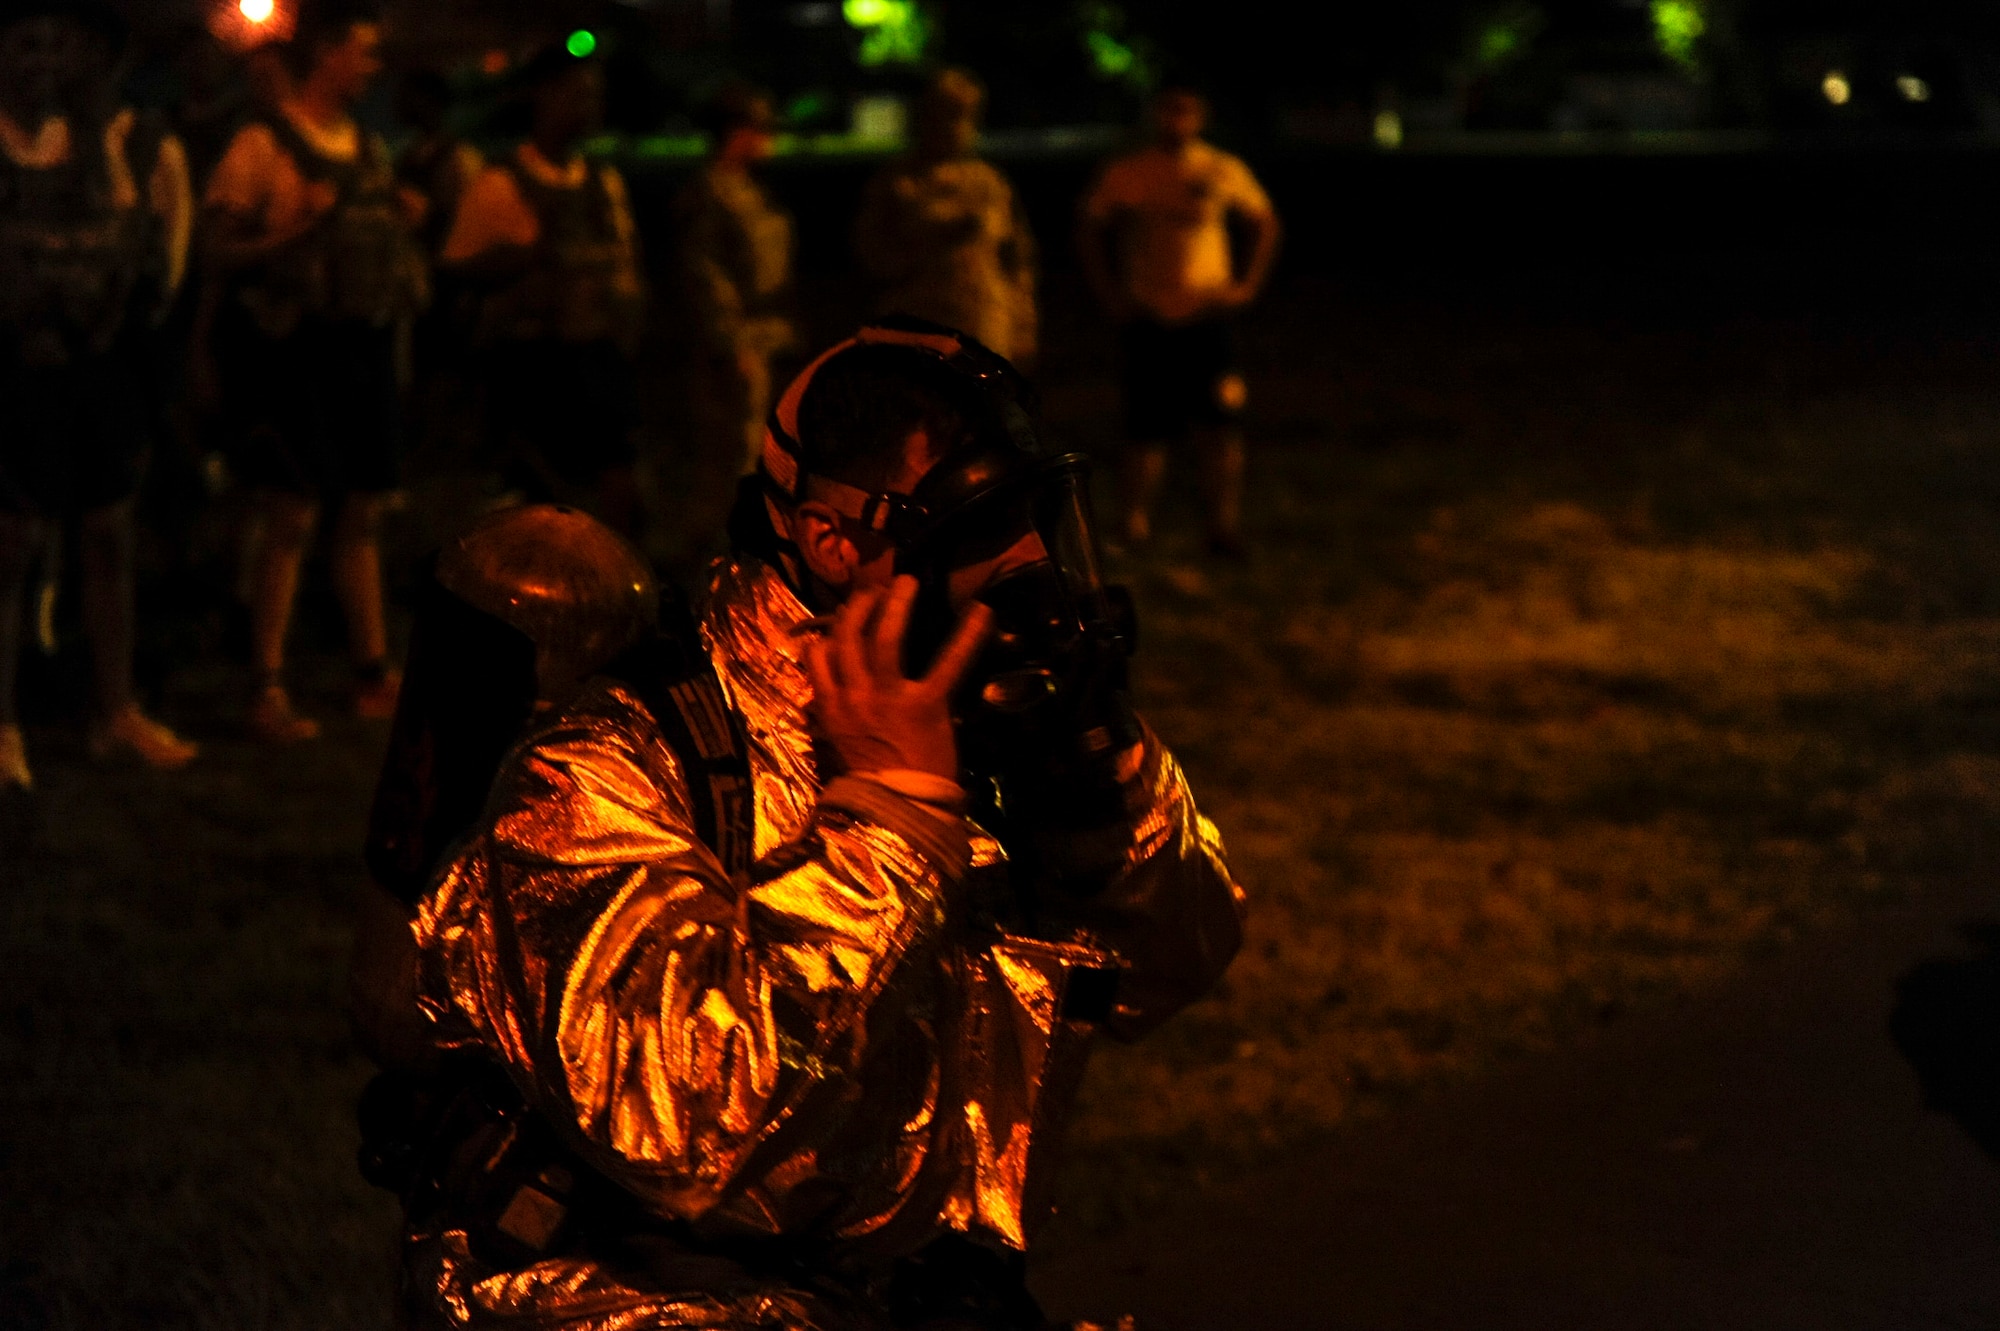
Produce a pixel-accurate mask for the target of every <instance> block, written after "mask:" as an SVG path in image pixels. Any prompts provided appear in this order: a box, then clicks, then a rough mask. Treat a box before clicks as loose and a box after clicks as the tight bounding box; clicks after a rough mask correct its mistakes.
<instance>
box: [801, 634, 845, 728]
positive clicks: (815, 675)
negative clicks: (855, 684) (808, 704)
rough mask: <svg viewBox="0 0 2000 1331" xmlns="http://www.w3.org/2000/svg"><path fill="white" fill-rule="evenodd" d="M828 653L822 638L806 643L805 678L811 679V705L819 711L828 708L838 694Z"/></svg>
mask: <svg viewBox="0 0 2000 1331" xmlns="http://www.w3.org/2000/svg"><path fill="white" fill-rule="evenodd" d="M830 655H831V653H830V652H829V651H828V649H827V645H826V639H824V638H818V639H815V640H814V641H812V642H809V643H807V644H806V678H807V679H809V680H811V681H812V686H813V705H814V706H815V707H817V708H818V709H819V710H820V711H821V713H825V712H827V711H828V710H830V709H831V708H832V707H833V706H834V703H835V700H836V699H837V698H838V697H839V696H840V686H839V685H838V684H837V683H835V682H834V678H833V663H832V662H831V661H830V660H829V659H828V658H829V656H830Z"/></svg>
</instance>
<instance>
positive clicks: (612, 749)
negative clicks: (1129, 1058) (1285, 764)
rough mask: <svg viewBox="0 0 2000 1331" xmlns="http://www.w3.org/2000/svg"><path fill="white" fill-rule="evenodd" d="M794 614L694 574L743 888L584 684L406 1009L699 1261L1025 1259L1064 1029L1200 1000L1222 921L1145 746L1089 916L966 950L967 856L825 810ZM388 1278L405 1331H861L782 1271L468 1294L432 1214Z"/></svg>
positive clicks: (1228, 922) (875, 797)
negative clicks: (799, 1249) (1115, 861)
mask: <svg viewBox="0 0 2000 1331" xmlns="http://www.w3.org/2000/svg"><path fill="white" fill-rule="evenodd" d="M808 618H809V614H808V611H807V609H806V607H805V606H804V605H803V604H802V603H801V602H800V601H799V599H798V598H797V597H796V596H795V595H794V594H793V593H792V592H791V590H790V589H789V588H788V587H787V586H786V585H785V584H784V582H783V581H782V580H781V579H780V578H778V577H777V576H776V575H775V574H774V573H773V572H772V571H771V570H770V569H768V568H766V567H764V566H763V565H761V564H760V563H757V562H755V561H744V562H725V563H722V564H720V565H718V567H717V569H716V572H715V575H714V582H713V587H712V604H711V608H710V611H709V614H708V617H707V621H706V623H705V625H704V635H705V637H706V639H707V642H708V645H709V648H710V652H711V655H712V657H713V659H714V662H715V665H716V668H717V671H718V673H719V674H720V676H721V678H722V680H723V682H724V686H725V688H726V689H727V690H728V692H729V694H730V695H731V698H732V700H733V702H734V704H735V706H736V707H737V708H738V709H739V711H740V712H741V714H742V716H743V718H744V721H745V723H746V728H747V730H748V733H749V741H750V759H751V768H752V778H753V782H754V786H755V803H756V813H757V820H758V825H757V837H756V852H757V857H756V862H755V865H754V867H753V869H752V870H751V871H750V872H749V873H748V874H747V875H743V876H741V877H739V878H737V879H735V880H732V879H731V878H730V877H729V876H728V875H726V874H725V873H723V871H722V868H721V865H720V864H719V862H718V861H717V860H716V859H715V857H714V856H713V855H712V854H711V853H710V852H709V851H708V850H707V848H706V847H705V846H703V845H702V844H701V842H700V840H699V839H698V837H697V835H696V831H695V818H694V811H693V806H692V803H691V801H690V797H689V793H688V789H687V784H686V781H687V778H686V776H685V774H684V769H683V766H682V764H681V762H680V760H679V759H678V758H677V757H676V755H675V754H674V753H673V752H671V751H670V750H669V749H668V748H667V746H666V745H665V743H664V742H663V741H662V740H661V738H660V734H659V731H658V730H657V728H655V727H654V726H653V725H652V724H651V723H650V719H649V718H648V716H647V714H646V713H645V711H644V710H643V708H642V707H640V706H639V705H638V703H637V700H636V699H634V698H633V697H632V696H630V695H629V694H627V693H625V691H624V690H623V689H622V688H621V687H620V686H618V685H615V684H611V683H607V682H600V683H598V684H596V685H593V686H592V687H591V689H589V690H587V691H586V693H585V694H584V696H583V697H582V698H580V699H579V700H578V701H577V702H576V703H574V704H573V705H571V706H570V707H569V708H567V709H565V710H564V712H563V713H562V714H561V715H560V716H558V717H555V718H553V719H550V720H548V721H546V722H544V723H543V724H542V725H540V726H539V728H537V729H536V730H535V732H534V733H532V734H531V735H530V736H529V737H528V738H527V739H526V740H524V741H523V742H522V743H521V744H520V745H519V746H518V747H517V748H516V750H515V751H514V753H513V754H512V755H511V756H510V757H509V759H508V760H507V762H506V763H505V765H504V766H503V768H502V771H501V774H500V776H499V778H498V780H497V781H496V784H495V788H494V792H493V795H492V797H491V800H490V802H489V805H488V808H487V811H486V815H485V817H484V818H483V820H482V823H481V827H482V829H483V830H481V831H480V832H478V833H477V834H476V835H474V836H473V837H472V838H471V839H470V840H469V841H468V842H467V843H466V844H465V845H464V846H463V848H462V849H461V851H460V853H459V854H458V856H457V857H456V859H455V860H454V861H453V862H452V863H451V865H450V866H449V868H448V869H447V870H446V871H445V872H444V874H443V875H442V876H441V878H440V880H439V881H438V883H437V885H436V886H435V888H434V889H433V891H432V892H431V893H430V895H429V896H428V897H427V898H426V899H425V900H424V901H423V902H422V903H421V906H420V912H419V917H418V921H417V924H416V926H415V927H416V933H417V940H418V947H419V953H420V956H421V980H420V989H421V995H422V1004H423V1007H424V1009H425V1011H426V1013H427V1015H428V1017H429V1019H430V1020H431V1022H432V1023H433V1029H434V1031H435V1033H436V1040H437V1042H438V1043H439V1044H440V1045H443V1046H445V1047H448V1048H455V1049H460V1050H473V1051H476V1052H478V1053H480V1054H482V1055H484V1056H485V1057H487V1058H490V1059H492V1060H495V1061H497V1062H498V1063H499V1064H501V1065H502V1066H503V1067H504V1068H505V1069H506V1070H507V1072H508V1073H509V1075H510V1076H511V1078H512V1080H513V1081H514V1083H515V1084H516V1086H517V1087H518V1088H519V1089H520V1090H521V1092H522V1093H523V1095H524V1096H525V1097H526V1098H527V1099H528V1100H529V1101H530V1102H531V1103H532V1104H533V1105H534V1106H535V1107H536V1108H537V1109H538V1110H540V1112H541V1113H542V1115H543V1116H544V1117H545V1118H546V1119H547V1120H548V1121H550V1122H552V1123H553V1124H555V1125H556V1127H557V1130H558V1131H559V1132H560V1133H561V1134H562V1135H563V1136H564V1137H565V1139H566V1140H567V1141H568V1142H569V1143H570V1144H571V1145H572V1146H573V1148H574V1149H575V1150H576V1151H577V1152H578V1153H579V1154H580V1155H581V1156H582V1157H583V1158H584V1159H585V1160H587V1161H588V1162H589V1163H590V1164H591V1165H592V1166H594V1167H595V1168H596V1169H597V1170H598V1171H600V1172H601V1173H603V1174H604V1175H605V1176H606V1177H608V1178H610V1179H612V1180H613V1181H614V1182H616V1183H617V1184H619V1185H620V1186H621V1187H622V1188H623V1189H624V1190H625V1191H626V1192H628V1193H629V1194H630V1195H631V1196H632V1197H633V1198H635V1199H637V1200H638V1202H639V1203H640V1204H641V1205H642V1206H643V1207H644V1208H645V1209H646V1210H647V1211H649V1212H650V1213H652V1214H654V1215H657V1216H660V1217H663V1218H667V1219H672V1220H679V1221H686V1222H690V1224H691V1227H692V1229H693V1230H694V1231H695V1232H697V1233H699V1234H700V1235H702V1236H704V1237H707V1238H711V1239H713V1240H714V1241H715V1242H717V1243H718V1244H727V1243H731V1242H736V1241H761V1240H777V1241H786V1240H796V1241H801V1242H807V1243H810V1244H811V1245H813V1248H812V1250H813V1251H814V1252H816V1253H819V1254H821V1255H822V1257H823V1259H824V1261H825V1262H826V1263H828V1264H837V1265H839V1266H841V1267H843V1268H845V1269H850V1270H865V1269H868V1268H869V1267H870V1266H871V1265H879V1264H886V1263H887V1262H888V1261H890V1260H892V1259H894V1258H896V1257H899V1256H903V1255H906V1254H909V1253H911V1252H914V1251H916V1250H917V1249H919V1248H921V1247H922V1246H923V1245H924V1244H926V1243H928V1242H929V1241H930V1240H932V1239H934V1238H937V1237H939V1236H941V1235H944V1234H948V1233H953V1232H956V1233H962V1234H965V1235H968V1236H970V1237H972V1238H974V1239H975V1240H977V1241H980V1242H983V1243H986V1244H988V1245H992V1246H996V1247H1002V1248H1011V1249H1021V1248H1024V1247H1025V1246H1026V1244H1027V1242H1028V1239H1029V1236H1030V1234H1031V1232H1032V1230H1033V1228H1034V1226H1035V1223H1036V1222H1037V1221H1038V1220H1039V1219H1040V1218H1041V1216H1042V1214H1043V1213H1044V1212H1045V1211H1046V1208H1047V1184H1048V1181H1049V1174H1050V1167H1051V1164H1052V1158H1053V1152H1054V1147H1055V1145H1056V1142H1057V1138H1058V1137H1059V1136H1060V1133H1061V1129H1062V1125H1063V1121H1064V1119H1065V1117H1066V1116H1067V1113H1068V1110H1069V1099H1070V1095H1071V1093H1072V1092H1073V1090H1074V1089H1075V1087H1076V1085H1077V1083H1078V1080H1079V1078H1080V1076H1081V1074H1082V1070H1083V1065H1084V1060H1085V1058H1086V1056H1087V1053H1088V1049H1089V1045H1090V1042H1091V1040H1092V1038H1093V1037H1094V1035H1095V1033H1096V1032H1097V1030H1099V1029H1103V1030H1105V1031H1107V1032H1108V1033H1110V1034H1112V1035H1114V1036H1118V1037H1123V1038H1132V1037H1136V1036H1137V1035H1139V1034H1142V1033H1143V1032H1145V1031H1146V1030H1148V1029H1150V1028H1151V1027H1153V1026H1154V1025H1156V1024H1158V1023H1159V1022H1160V1021H1162V1020H1164V1019H1165V1018H1166V1017H1167V1016H1168V1015H1170V1014H1171V1013H1172V1012H1173V1011H1175V1010H1176V1009H1178V1008H1179V1007H1181V1006H1183V1005H1185V1004H1186V1003H1188V1002H1189V1001H1191V1000H1192V999H1194V998H1195V997H1196V996H1198V995H1199V994H1201V993H1202V992H1203V991H1204V990H1206V989H1207V988H1208V987H1209V986H1210V985H1211V984H1212V983H1213V982H1214V980H1215V979H1216V978H1217V977H1218V976H1219V975H1220V973H1221V971H1222V969H1223V968H1224V967H1225V966H1226V965H1227V964H1228V962H1229V960H1230V958H1231V956H1232V955H1233V954H1234V952H1235V950H1236V947H1237V945H1238V941H1239V936H1240V918H1241V909H1242V896H1241V893H1240V891H1239V890H1238V888H1237V887H1236V885H1235V883H1234V882H1233V881H1232V880H1231V878H1230V876H1229V872H1228V869H1227V867H1226V865H1225V863H1224V860H1223V853H1222V847H1221V843H1220V840H1219V838H1218V837H1217V835H1216V832H1215V828H1214V827H1213V825H1211V824H1210V823H1209V822H1208V821H1207V820H1206V819H1205V818H1203V817H1202V816H1201V815H1200V813H1199V812H1198V811H1197V810H1196V808H1195V806H1194V802H1193V799H1192V797H1191V796H1190V794H1189V792H1188V789H1187V785H1186V783H1185V781H1184V780H1183V778H1182V777H1181V774H1180V771H1179V769H1178V767H1177V766H1176V765H1175V763H1174V761H1173V759H1172V758H1171V756H1170V755H1168V754H1167V752H1166V751H1165V749H1164V748H1163V747H1162V746H1161V745H1160V744H1159V742H1158V741H1157V740H1156V739H1154V738H1153V737H1152V736H1151V735H1150V734H1149V735H1148V736H1147V738H1146V740H1145V742H1144V744H1143V753H1142V754H1141V756H1140V761H1139V763H1138V765H1137V771H1136V772H1135V774H1134V775H1133V776H1132V778H1131V780H1130V782H1129V787H1128V807H1129V808H1130V809H1131V810H1132V816H1131V825H1130V839H1129V843H1128V845H1127V847H1126V850H1125V855H1124V860H1123V866H1122V868H1121V869H1120V870H1119V871H1118V872H1117V873H1116V875H1115V877H1114V880H1113V881H1112V883H1111V884H1110V885H1109V887H1108V888H1107V889H1106V890H1105V891H1104V892H1103V893H1101V894H1100V895H1098V896H1096V897H1093V898H1092V899H1091V900H1090V901H1089V902H1088V903H1087V904H1079V905H1077V906H1076V907H1074V909H1073V912H1072V917H1071V918H1069V919H1066V920H1064V921H1062V922H1061V923H1060V925H1059V926H1058V927H1055V928H1044V929H1043V931H1042V935H1041V936H1039V937H1027V936H1022V935H1017V934H1013V933H1010V932H1008V931H1007V930H1005V929H1003V928H1000V927H997V926H995V925H994V924H993V923H991V921H990V919H988V918H987V917H985V916H984V915H983V914H982V912H981V911H979V910H978V909H977V908H976V907H975V904H974V903H975V902H976V901H977V899H978V897H979V893H980V881H981V877H982V875H987V874H992V873H995V872H998V871H999V870H1000V869H1001V868H1002V867H1003V866H1002V864H1001V860H1000V850H999V848H998V846H997V845H996V843H994V842H993V841H992V840H991V839H990V838H989V837H987V836H986V835H985V834H984V833H983V832H982V831H981V830H980V829H979V828H978V827H976V826H975V825H973V824H971V823H969V822H967V821H965V820H962V819H947V818H944V817H941V816H940V815H939V814H937V813H936V812H935V811H933V810H930V809H927V808H924V807H923V806H919V805H916V804H914V803H912V802H910V801H908V800H906V799H904V798H903V797H902V796H900V795H897V794H895V793H894V792H892V791H890V790H888V789H887V788H886V787H883V786H880V785H877V784H875V783H873V782H870V781H868V780H866V779H864V778H858V777H854V776H842V777H837V778H835V779H833V780H831V781H823V779H822V773H821V769H820V765H819V763H818V761H817V759H816V756H815V753H814V746H813V742H812V739H811V737H810V735H809V734H808V733H807V729H806V722H805V715H806V704H807V702H808V700H809V698H810V686H809V685H808V683H807V682H806V678H805V674H804V670H803V665H802V661H801V658H802V652H803V647H804V638H803V636H802V634H801V632H800V629H801V626H802V625H803V624H804V623H805V621H807V619H808ZM1113 972H1115V973H1116V974H1117V975H1118V980H1117V983H1116V987H1115V990H1114V989H1113V988H1112V987H1111V986H1110V985H1108V984H1104V983H1101V981H1102V979H1103V978H1104V977H1105V976H1107V975H1108V974H1110V973H1113ZM406 1259H407V1260H406V1264H405V1279H406V1294H407V1295H408V1296H409V1297H410V1299H411V1301H412V1304H413V1311H416V1312H417V1313H418V1317H417V1321H418V1322H419V1324H424V1323H426V1322H427V1323H429V1324H434V1325H453V1326H473V1327H479V1326H501V1325H507V1326H516V1325H518V1326H533V1327H564V1328H601V1329H603V1331H611V1329H612V1328H637V1327H716V1328H735V1327H745V1328H747V1327H753V1326H778V1325H782V1326H787V1327H807V1328H812V1327H834V1326H842V1327H846V1326H870V1325H877V1324H878V1323H877V1322H876V1320H875V1315H874V1313H872V1312H871V1311H870V1310H869V1308H868V1307H867V1300H866V1299H865V1298H861V1299H860V1302H859V1303H858V1304H857V1303H855V1302H853V1301H851V1300H849V1299H847V1298H846V1297H845V1296H842V1295H837V1294H832V1293H829V1292H828V1291H827V1289H826V1288H823V1287H821V1286H820V1285H818V1284H816V1283H815V1282H814V1281H812V1280H810V1279H808V1278H805V1277H802V1276H800V1275H798V1274H796V1273H794V1274H793V1275H791V1276H788V1277H786V1276H771V1277H769V1278H767V1279H762V1280H759V1281H754V1282H751V1283H749V1284H748V1285H745V1284H743V1283H742V1282H736V1283H733V1284H729V1285H727V1286H726V1287H725V1286H704V1284H703V1282H702V1281H701V1280H700V1279H699V1278H694V1277H691V1278H690V1279H689V1280H688V1281H686V1282H684V1284H683V1285H682V1286H681V1287H674V1288H669V1287H668V1286H667V1283H666V1282H664V1281H662V1280H661V1279H660V1278H659V1277H658V1276H657V1274H652V1275H647V1274H641V1273H636V1272H634V1271H632V1270H630V1269H623V1268H620V1267H618V1266H617V1265H615V1264H612V1263H608V1262H605V1261H601V1260H599V1259H598V1258H595V1257H592V1256H588V1255H573V1256H558V1257H553V1258H550V1259H547V1260H544V1261H541V1262H538V1263H535V1264H533V1265H531V1266H528V1267H526V1268H524V1269H520V1270H514V1271H499V1270H494V1269H491V1268H489V1267H486V1266H484V1265H482V1264H481V1263H480V1262H479V1261H477V1260H476V1259H474V1258H473V1256H472V1255H471V1252H470V1250H469V1248H468V1246H467V1244H466V1241H465V1236H464V1234H463V1233H460V1232H457V1231H454V1230H453V1228H452V1227H451V1224H450V1222H449V1220H448V1219H445V1220H440V1221H437V1222H435V1223H432V1224H430V1225H429V1226H427V1227H420V1228H419V1229H418V1230H416V1231H414V1232H412V1233H411V1234H410V1235H409V1236H408V1239H407V1247H406Z"/></svg>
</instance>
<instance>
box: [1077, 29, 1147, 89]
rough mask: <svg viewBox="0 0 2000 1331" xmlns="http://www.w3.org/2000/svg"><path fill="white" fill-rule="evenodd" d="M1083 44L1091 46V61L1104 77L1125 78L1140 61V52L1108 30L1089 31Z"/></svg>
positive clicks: (1084, 36)
mask: <svg viewBox="0 0 2000 1331" xmlns="http://www.w3.org/2000/svg"><path fill="white" fill-rule="evenodd" d="M1083 44H1084V45H1085V46H1087V47H1089V48H1090V63H1091V64H1092V65H1093V66H1095V67H1096V69H1097V72H1098V75H1099V76H1100V77H1102V78H1107V79H1116V78H1123V77H1124V76H1125V75H1127V74H1129V73H1131V72H1132V66H1133V65H1135V64H1137V63H1138V62H1139V53H1138V52H1136V51H1134V50H1133V49H1132V48H1131V47H1129V46H1127V45H1126V44H1125V43H1123V42H1121V41H1119V40H1118V39H1117V38H1116V37H1113V36H1112V35H1111V34H1110V33H1108V32H1087V33H1085V34H1084V35H1083Z"/></svg>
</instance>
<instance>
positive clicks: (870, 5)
mask: <svg viewBox="0 0 2000 1331" xmlns="http://www.w3.org/2000/svg"><path fill="white" fill-rule="evenodd" d="M906 8H908V6H907V5H904V4H898V3H897V0H845V3H844V4H842V5H841V7H840V13H841V17H843V18H845V19H846V20H847V24H848V26H849V27H853V28H878V27H880V26H882V25H883V24H884V23H888V22H890V21H891V20H892V19H894V18H896V17H897V14H898V11H899V10H902V9H906Z"/></svg>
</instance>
